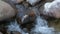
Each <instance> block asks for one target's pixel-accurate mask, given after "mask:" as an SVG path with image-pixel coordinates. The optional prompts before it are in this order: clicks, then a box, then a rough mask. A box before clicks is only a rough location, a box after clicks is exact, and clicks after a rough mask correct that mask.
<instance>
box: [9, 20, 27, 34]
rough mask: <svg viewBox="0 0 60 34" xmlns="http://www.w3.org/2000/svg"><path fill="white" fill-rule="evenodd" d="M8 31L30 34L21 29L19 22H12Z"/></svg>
mask: <svg viewBox="0 0 60 34" xmlns="http://www.w3.org/2000/svg"><path fill="white" fill-rule="evenodd" d="M8 31H17V32H20V33H21V34H28V33H25V32H24V31H23V30H22V29H21V27H20V26H19V24H17V21H14V22H11V24H10V25H8Z"/></svg>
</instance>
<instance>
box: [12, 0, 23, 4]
mask: <svg viewBox="0 0 60 34" xmlns="http://www.w3.org/2000/svg"><path fill="white" fill-rule="evenodd" d="M11 1H12V2H14V3H21V2H23V1H24V0H11Z"/></svg>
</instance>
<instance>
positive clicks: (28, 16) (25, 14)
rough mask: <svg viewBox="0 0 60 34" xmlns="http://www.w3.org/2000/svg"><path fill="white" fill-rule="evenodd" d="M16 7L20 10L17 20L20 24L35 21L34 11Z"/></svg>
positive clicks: (19, 6)
mask: <svg viewBox="0 0 60 34" xmlns="http://www.w3.org/2000/svg"><path fill="white" fill-rule="evenodd" d="M16 7H17V8H18V14H17V18H18V22H19V23H20V24H24V23H29V22H30V21H34V19H35V13H34V11H33V10H30V9H29V8H28V9H27V8H25V7H24V6H23V5H16Z"/></svg>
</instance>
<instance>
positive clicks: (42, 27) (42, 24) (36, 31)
mask: <svg viewBox="0 0 60 34" xmlns="http://www.w3.org/2000/svg"><path fill="white" fill-rule="evenodd" d="M31 34H54V28H49V27H48V25H47V21H46V20H44V19H42V18H41V17H40V16H38V17H37V19H36V25H35V27H34V28H33V29H32V31H31Z"/></svg>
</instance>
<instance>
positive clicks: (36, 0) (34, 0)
mask: <svg viewBox="0 0 60 34" xmlns="http://www.w3.org/2000/svg"><path fill="white" fill-rule="evenodd" d="M26 1H27V2H28V3H30V4H31V5H35V4H36V3H37V2H39V1H41V0H26Z"/></svg>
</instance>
